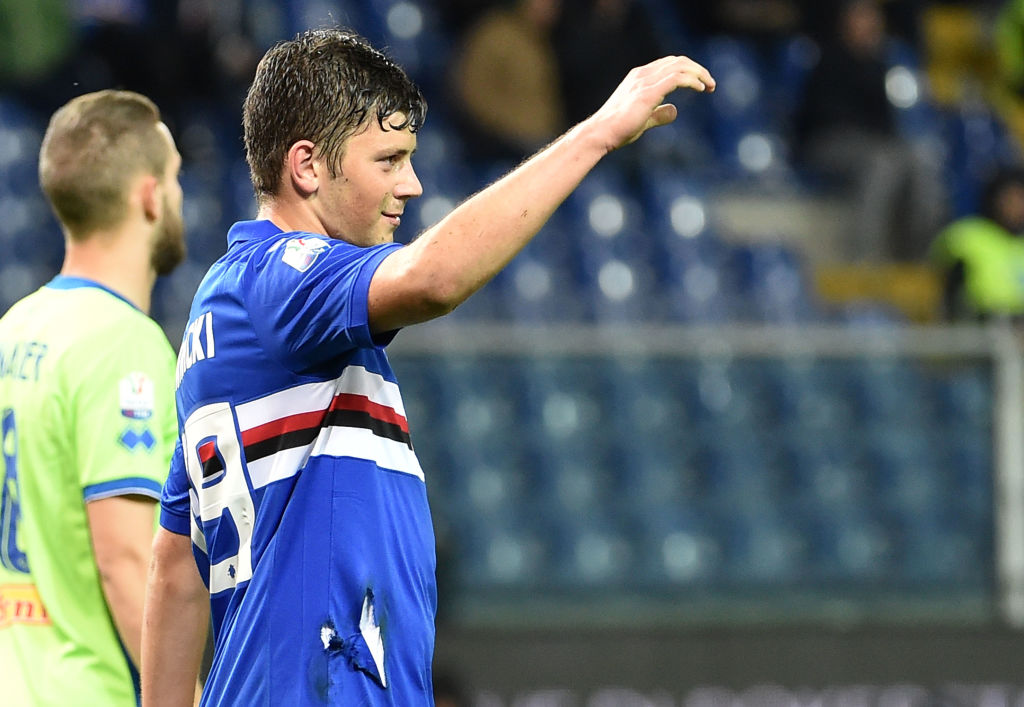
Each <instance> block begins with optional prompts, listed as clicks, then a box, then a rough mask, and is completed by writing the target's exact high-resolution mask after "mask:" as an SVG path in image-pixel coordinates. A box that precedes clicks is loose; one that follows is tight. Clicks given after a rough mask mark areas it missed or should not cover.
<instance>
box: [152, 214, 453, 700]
mask: <svg viewBox="0 0 1024 707" xmlns="http://www.w3.org/2000/svg"><path fill="white" fill-rule="evenodd" d="M228 242H229V245H228V251H227V253H226V254H225V255H224V256H223V257H222V258H221V259H220V260H218V261H217V262H216V263H214V265H213V266H212V267H211V268H210V271H209V272H208V273H207V275H206V277H205V278H204V279H203V281H202V283H201V284H200V285H199V288H198V291H197V293H196V296H195V299H194V301H193V304H192V309H191V312H190V315H189V324H188V326H187V327H186V330H185V335H184V337H183V341H182V345H181V349H180V351H179V354H178V368H177V408H178V422H179V430H180V433H181V434H180V439H179V442H178V446H177V449H176V451H175V454H174V458H173V460H172V464H171V472H170V476H169V478H168V480H167V483H166V485H165V487H164V492H163V498H162V511H161V518H160V522H161V524H162V525H163V527H165V528H166V529H167V530H169V531H171V532H175V533H179V534H183V535H186V534H187V535H190V536H191V538H192V543H193V551H194V554H195V557H196V561H197V564H198V567H199V571H200V574H201V575H202V577H203V580H204V581H205V582H206V584H207V586H208V587H209V589H210V600H211V613H212V620H213V629H214V656H213V666H212V669H211V672H210V676H209V679H208V681H207V682H206V685H205V688H204V691H203V704H206V705H221V704H230V705H236V704H238V705H241V704H245V705H257V704H260V705H322V704H340V705H430V704H433V698H432V695H431V679H430V664H431V658H432V654H433V647H434V613H435V609H436V603H437V598H436V584H435V550H434V535H433V528H432V524H431V519H430V511H429V508H428V506H427V494H426V487H425V484H424V477H423V471H422V469H421V468H420V465H419V462H418V461H417V459H416V455H415V453H414V452H413V447H412V441H411V439H410V436H409V425H408V423H407V421H406V418H405V410H404V407H403V404H402V398H401V395H400V394H399V389H398V384H397V381H396V380H395V376H394V373H393V372H392V370H391V366H390V364H389V363H388V359H387V356H386V355H385V353H384V346H385V345H386V344H387V343H388V342H389V341H390V339H391V336H383V337H380V336H378V337H374V336H373V335H372V333H371V332H370V328H369V324H368V309H367V293H368V290H369V284H370V280H371V278H372V277H373V273H374V272H375V270H376V268H377V266H378V265H379V264H380V263H381V261H382V260H383V259H384V258H385V257H387V256H388V255H389V254H390V253H391V252H393V250H394V249H396V248H400V247H401V246H400V245H398V244H386V245H381V246H374V247H370V248H360V247H356V246H353V245H351V244H349V243H345V242H343V241H338V240H333V239H329V238H326V237H323V236H317V235H313V234H308V233H283V232H281V230H280V229H278V228H277V227H276V226H274V225H273V224H272V223H270V222H269V221H248V222H241V223H238V224H235V226H233V227H232V229H231V231H230V232H229V234H228Z"/></svg>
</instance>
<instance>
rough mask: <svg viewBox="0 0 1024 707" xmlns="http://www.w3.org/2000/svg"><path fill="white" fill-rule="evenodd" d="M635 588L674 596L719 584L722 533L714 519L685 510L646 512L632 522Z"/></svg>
mask: <svg viewBox="0 0 1024 707" xmlns="http://www.w3.org/2000/svg"><path fill="white" fill-rule="evenodd" d="M637 525H638V532H637V541H636V547H637V551H638V555H639V556H638V558H637V565H636V568H637V576H636V578H635V579H634V581H635V582H636V584H637V585H638V586H639V587H641V588H643V589H644V590H645V591H649V592H651V591H653V592H657V591H662V592H669V593H672V594H678V592H680V591H684V590H686V589H688V588H689V589H700V588H707V587H713V586H714V585H715V583H716V582H718V581H719V580H720V579H721V575H722V572H723V567H722V565H723V562H724V560H725V557H724V555H725V547H724V546H725V544H726V542H727V533H726V530H725V528H724V527H723V523H722V521H721V520H720V519H719V518H718V514H717V513H716V512H715V511H713V510H711V509H708V508H706V507H704V506H703V505H702V506H697V505H690V506H676V507H673V508H658V507H655V508H651V509H648V511H647V512H646V513H644V514H643V515H642V516H640V517H638V519H637Z"/></svg>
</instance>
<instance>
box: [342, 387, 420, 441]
mask: <svg viewBox="0 0 1024 707" xmlns="http://www.w3.org/2000/svg"><path fill="white" fill-rule="evenodd" d="M330 409H331V410H358V411H359V412H365V413H368V414H369V415H370V416H371V417H375V418H377V419H378V420H381V421H383V422H390V423H391V424H392V425H397V426H398V427H399V428H400V429H401V430H402V431H403V432H405V433H406V434H408V433H409V421H408V420H406V419H405V418H404V417H403V416H402V415H399V414H398V413H397V412H395V410H394V408H390V407H388V406H387V405H381V404H380V403H375V402H373V401H372V400H370V399H369V398H368V397H366V396H365V395H353V394H352V393H339V394H338V395H335V396H334V400H333V401H332V402H331V408H330Z"/></svg>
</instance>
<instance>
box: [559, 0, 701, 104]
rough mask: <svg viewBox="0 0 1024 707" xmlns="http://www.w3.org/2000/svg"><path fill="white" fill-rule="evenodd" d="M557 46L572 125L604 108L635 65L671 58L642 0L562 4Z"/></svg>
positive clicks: (679, 49)
mask: <svg viewBox="0 0 1024 707" xmlns="http://www.w3.org/2000/svg"><path fill="white" fill-rule="evenodd" d="M563 8H564V10H563V12H562V17H561V21H560V22H559V23H558V25H557V27H556V29H555V47H556V51H557V52H558V62H559V68H560V71H561V85H562V86H563V94H564V96H565V105H566V106H567V110H568V119H569V123H570V124H575V123H578V122H579V121H581V120H583V119H584V118H586V117H587V116H589V115H590V114H591V113H593V112H594V111H595V110H597V109H598V108H600V107H601V105H602V104H603V103H604V101H605V99H606V98H608V96H610V95H611V93H612V91H614V90H615V87H616V86H618V85H619V81H621V80H622V78H623V77H624V76H625V75H626V74H627V73H628V72H629V70H630V69H632V68H633V67H634V66H643V65H644V64H646V63H648V62H651V61H654V60H655V59H657V58H658V57H661V56H664V55H665V54H669V53H677V54H685V53H686V51H685V47H673V49H672V51H667V50H666V49H665V48H663V47H661V46H660V45H659V43H658V41H657V36H658V33H657V31H656V30H655V27H654V24H653V23H652V21H651V18H650V16H649V15H648V14H647V9H646V6H645V5H644V4H643V3H642V2H639V1H638V0H564V2H563Z"/></svg>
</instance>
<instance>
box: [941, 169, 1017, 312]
mask: <svg viewBox="0 0 1024 707" xmlns="http://www.w3.org/2000/svg"><path fill="white" fill-rule="evenodd" d="M931 260H932V262H933V263H935V264H936V265H937V266H938V267H939V268H940V269H941V271H942V273H943V280H944V286H943V291H944V296H943V303H944V309H945V315H946V317H947V318H948V319H985V318H989V317H993V316H1019V315H1021V314H1024V168H1021V167H1011V168H1004V169H1002V170H1000V171H998V172H997V173H996V174H995V175H994V176H993V177H992V178H991V179H990V180H989V182H988V184H987V185H986V187H985V191H984V193H983V196H982V201H981V205H980V208H979V209H978V214H977V215H974V216H968V217H965V218H961V219H958V220H957V221H954V222H953V223H952V224H950V225H949V226H947V227H946V228H945V229H944V230H943V231H942V232H941V233H940V234H939V235H938V237H937V238H936V239H935V242H934V243H933V244H932V248H931Z"/></svg>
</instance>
